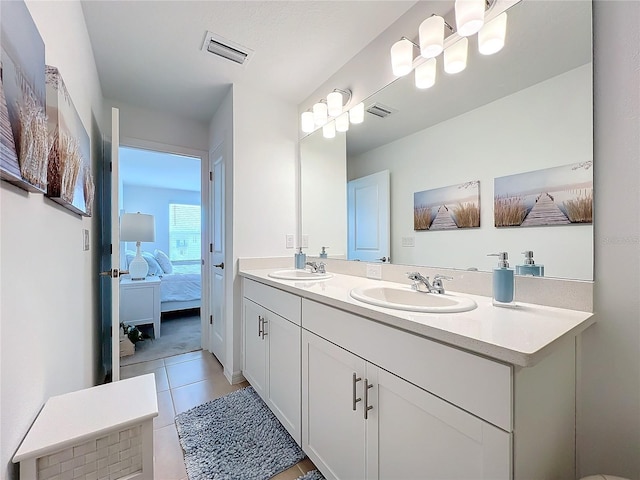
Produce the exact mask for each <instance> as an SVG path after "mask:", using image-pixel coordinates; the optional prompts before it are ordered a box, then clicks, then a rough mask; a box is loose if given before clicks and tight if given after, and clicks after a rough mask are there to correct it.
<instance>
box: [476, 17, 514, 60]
mask: <svg viewBox="0 0 640 480" xmlns="http://www.w3.org/2000/svg"><path fill="white" fill-rule="evenodd" d="M506 34H507V12H502V13H501V14H500V15H498V16H497V17H496V18H494V19H493V20H491V21H490V22H488V23H487V24H486V25H485V26H484V27H482V28H481V29H480V31H479V32H478V51H479V52H480V53H481V54H482V55H493V54H494V53H497V52H499V51H500V50H502V47H504V39H505V36H506Z"/></svg>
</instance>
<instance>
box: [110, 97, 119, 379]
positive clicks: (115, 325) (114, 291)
mask: <svg viewBox="0 0 640 480" xmlns="http://www.w3.org/2000/svg"><path fill="white" fill-rule="evenodd" d="M119 150H120V111H119V110H118V109H117V108H112V109H111V378H112V380H113V381H114V382H116V381H118V380H120V206H119V202H118V191H119V185H118V159H119V157H118V152H119Z"/></svg>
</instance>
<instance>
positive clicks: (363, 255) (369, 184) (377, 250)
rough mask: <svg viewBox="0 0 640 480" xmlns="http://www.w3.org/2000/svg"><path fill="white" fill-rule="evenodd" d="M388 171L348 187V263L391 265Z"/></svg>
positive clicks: (362, 179)
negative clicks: (381, 263)
mask: <svg viewBox="0 0 640 480" xmlns="http://www.w3.org/2000/svg"><path fill="white" fill-rule="evenodd" d="M389 195H390V189H389V170H383V171H382V172H378V173H374V174H371V175H367V176H366V177H362V178H357V179H355V180H351V181H350V182H348V183H347V222H348V228H347V244H348V253H347V255H348V256H347V258H348V259H349V260H362V261H366V262H389V261H390V258H389V256H390V251H391V250H390V226H389V223H390V218H391V216H390V214H389V209H390V196H389Z"/></svg>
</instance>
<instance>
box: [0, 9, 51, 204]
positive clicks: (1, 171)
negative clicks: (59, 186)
mask: <svg viewBox="0 0 640 480" xmlns="http://www.w3.org/2000/svg"><path fill="white" fill-rule="evenodd" d="M0 45H2V48H0V80H1V86H0V178H2V179H3V180H5V181H8V182H11V183H13V184H15V185H17V186H19V187H20V188H22V189H25V190H27V191H30V192H44V191H46V189H47V162H48V152H49V144H48V138H47V117H46V93H45V65H44V42H43V41H42V37H40V34H39V33H38V29H37V28H36V25H35V23H34V22H33V19H32V18H31V15H30V14H29V10H28V9H27V6H26V5H25V3H24V2H23V1H19V0H16V1H12V2H2V17H1V18H0Z"/></svg>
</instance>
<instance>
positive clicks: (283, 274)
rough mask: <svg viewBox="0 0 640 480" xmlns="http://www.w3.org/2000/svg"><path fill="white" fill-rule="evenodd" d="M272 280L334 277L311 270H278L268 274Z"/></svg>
mask: <svg viewBox="0 0 640 480" xmlns="http://www.w3.org/2000/svg"><path fill="white" fill-rule="evenodd" d="M268 276H269V277H271V278H279V279H280V280H326V279H327V278H331V277H333V274H331V273H318V272H311V271H309V270H302V269H291V270H278V271H277V272H271V273H269V274H268Z"/></svg>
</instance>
